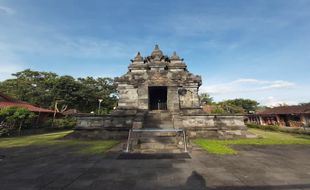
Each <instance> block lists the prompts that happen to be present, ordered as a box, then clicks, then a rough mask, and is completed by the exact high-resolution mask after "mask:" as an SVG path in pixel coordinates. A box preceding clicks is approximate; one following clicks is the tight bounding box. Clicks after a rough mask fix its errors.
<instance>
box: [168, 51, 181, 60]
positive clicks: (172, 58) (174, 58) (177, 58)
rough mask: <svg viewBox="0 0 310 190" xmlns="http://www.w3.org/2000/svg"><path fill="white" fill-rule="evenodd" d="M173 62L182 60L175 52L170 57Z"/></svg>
mask: <svg viewBox="0 0 310 190" xmlns="http://www.w3.org/2000/svg"><path fill="white" fill-rule="evenodd" d="M170 59H171V60H181V59H180V57H179V56H178V54H177V52H175V51H174V52H173V54H172V56H171V57H170Z"/></svg>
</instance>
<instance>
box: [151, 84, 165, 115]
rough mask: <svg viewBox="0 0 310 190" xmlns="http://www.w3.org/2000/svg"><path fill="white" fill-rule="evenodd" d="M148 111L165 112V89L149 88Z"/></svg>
mask: <svg viewBox="0 0 310 190" xmlns="http://www.w3.org/2000/svg"><path fill="white" fill-rule="evenodd" d="M149 109H150V110H167V87H166V86H151V87H149Z"/></svg>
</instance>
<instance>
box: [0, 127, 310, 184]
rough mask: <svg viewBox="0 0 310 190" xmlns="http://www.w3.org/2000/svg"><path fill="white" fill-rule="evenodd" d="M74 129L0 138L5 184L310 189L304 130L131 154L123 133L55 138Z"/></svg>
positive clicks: (0, 179)
mask: <svg viewBox="0 0 310 190" xmlns="http://www.w3.org/2000/svg"><path fill="white" fill-rule="evenodd" d="M67 133H69V132H61V133H53V134H46V135H36V136H32V137H21V138H13V139H0V189H3V190H10V189H14V190H18V189H42V190H43V189H44V190H45V189H193V190H198V189H220V190H224V189H225V190H231V189H232V190H233V189H236V190H241V189H247V190H248V189H259V190H266V189H275V190H293V189H299V190H300V189H310V145H309V144H307V143H306V142H304V140H305V139H306V140H307V138H304V137H302V136H294V137H293V138H294V139H295V138H296V141H294V142H293V141H291V143H290V144H285V143H281V142H280V143H279V142H278V141H276V142H273V143H274V144H271V142H269V141H268V139H267V143H266V142H265V143H258V142H255V140H254V141H248V142H247V143H245V142H244V143H241V142H240V141H224V142H223V141H221V142H220V143H221V144H216V141H203V139H200V140H198V142H196V143H197V144H200V146H198V145H194V146H193V150H192V152H191V153H190V154H189V155H184V154H182V155H168V154H162V155H160V154H158V155H156V156H152V155H148V156H143V155H133V156H126V155H124V154H122V153H121V148H122V146H123V144H122V143H119V144H117V143H118V142H116V141H91V142H89V141H77V140H60V141H59V140H57V141H55V138H58V137H61V136H63V135H65V134H67ZM268 134H269V135H271V137H272V136H277V134H276V133H270V132H268ZM285 136H286V135H285ZM298 139H301V141H298ZM282 140H283V139H282ZM290 140H292V139H290ZM265 141H266V139H265ZM251 142H252V143H251ZM259 142H263V141H259ZM277 142H278V143H277ZM204 143H209V144H212V143H214V145H212V146H209V147H208V146H207V145H206V146H204ZM218 146H220V147H218ZM223 146H224V148H225V146H228V148H229V147H231V148H232V150H233V151H231V149H230V148H229V149H228V151H224V152H223V151H222V152H221V151H218V150H221V149H223ZM111 147H113V148H112V149H110V150H109V151H108V149H109V148H111ZM201 147H203V148H201ZM210 147H211V148H210ZM212 147H213V148H212ZM205 149H207V150H210V151H209V152H207V151H206V150H205ZM105 150H106V152H105V153H102V152H103V151H105ZM212 151H213V153H210V152H212ZM214 152H215V153H216V152H217V153H218V154H215V153H214Z"/></svg>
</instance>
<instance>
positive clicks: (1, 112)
mask: <svg viewBox="0 0 310 190" xmlns="http://www.w3.org/2000/svg"><path fill="white" fill-rule="evenodd" d="M35 116H36V115H35V114H34V113H33V112H31V111H29V110H27V109H25V108H20V107H7V108H1V109H0V119H1V125H0V131H1V132H0V136H3V135H5V134H9V133H10V131H14V130H18V133H19V135H20V133H21V129H22V128H23V127H24V126H25V125H27V124H29V123H30V122H31V121H32V119H33V118H34V117H35Z"/></svg>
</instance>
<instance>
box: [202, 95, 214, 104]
mask: <svg viewBox="0 0 310 190" xmlns="http://www.w3.org/2000/svg"><path fill="white" fill-rule="evenodd" d="M199 98H200V103H202V104H212V103H213V97H211V96H210V94H208V93H201V94H200V95H199Z"/></svg>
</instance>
